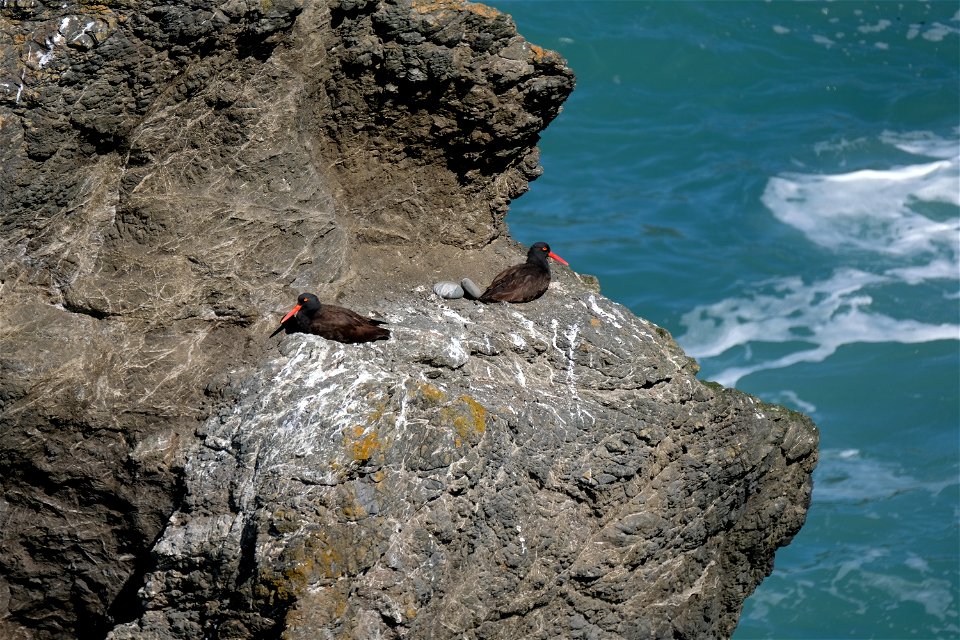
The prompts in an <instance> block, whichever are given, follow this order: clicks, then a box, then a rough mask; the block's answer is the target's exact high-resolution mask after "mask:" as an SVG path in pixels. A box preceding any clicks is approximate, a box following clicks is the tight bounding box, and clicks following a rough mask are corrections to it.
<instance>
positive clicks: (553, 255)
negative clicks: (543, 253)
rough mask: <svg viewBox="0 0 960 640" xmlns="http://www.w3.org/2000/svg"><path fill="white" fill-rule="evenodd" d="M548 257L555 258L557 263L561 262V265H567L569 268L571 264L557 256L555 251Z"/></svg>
mask: <svg viewBox="0 0 960 640" xmlns="http://www.w3.org/2000/svg"><path fill="white" fill-rule="evenodd" d="M547 255H548V256H550V257H551V258H553V259H554V260H556V261H557V262H559V263H560V264H565V265H567V266H568V267H569V266H570V263H569V262H567V261H566V260H564V259H563V258H561V257H560V256H558V255H557V254H555V253H554V252H553V251H551V252H550V253H548V254H547Z"/></svg>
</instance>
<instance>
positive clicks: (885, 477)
mask: <svg viewBox="0 0 960 640" xmlns="http://www.w3.org/2000/svg"><path fill="white" fill-rule="evenodd" d="M814 478H815V479H814V488H813V494H814V496H813V497H814V499H815V500H816V501H817V502H818V503H822V504H826V503H836V502H857V503H862V502H868V501H873V500H883V499H886V498H890V497H893V496H895V495H898V494H901V493H904V492H907V491H916V490H927V491H929V492H930V493H936V492H937V491H939V490H940V489H941V488H942V486H941V485H940V484H936V485H924V484H923V483H922V482H920V481H919V480H917V479H916V478H913V477H911V476H909V475H907V474H905V473H903V471H902V470H900V469H898V468H897V467H896V466H895V465H893V464H891V463H888V462H884V461H880V460H876V459H874V458H871V457H867V456H864V455H862V454H861V453H860V451H858V450H856V449H843V450H839V449H824V450H823V451H821V452H820V463H819V465H818V467H817V471H816V475H815V476H814Z"/></svg>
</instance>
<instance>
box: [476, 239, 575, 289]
mask: <svg viewBox="0 0 960 640" xmlns="http://www.w3.org/2000/svg"><path fill="white" fill-rule="evenodd" d="M547 258H553V259H554V260H556V261H557V262H560V263H562V264H567V261H566V260H564V259H563V258H561V257H560V256H558V255H557V254H555V253H553V252H552V251H551V250H550V245H548V244H547V243H546V242H537V243H535V244H534V245H532V246H531V247H530V250H529V251H527V261H526V262H524V263H523V264H515V265H513V266H512V267H508V268H507V269H504V270H503V271H501V272H500V273H498V274H497V276H496V277H495V278H494V279H493V282H491V283H490V286H489V287H487V290H486V291H484V292H483V293H482V294H480V297H479V298H477V300H479V301H480V302H530V301H531V300H536V299H537V298H539V297H540V296H542V295H543V294H544V293H545V292H546V290H547V288H548V287H549V286H550V265H549V263H548V262H547Z"/></svg>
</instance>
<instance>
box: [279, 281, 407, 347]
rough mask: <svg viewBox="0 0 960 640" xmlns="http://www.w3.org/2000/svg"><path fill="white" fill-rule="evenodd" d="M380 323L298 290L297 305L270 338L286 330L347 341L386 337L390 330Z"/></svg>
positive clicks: (372, 339)
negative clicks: (322, 302) (325, 302)
mask: <svg viewBox="0 0 960 640" xmlns="http://www.w3.org/2000/svg"><path fill="white" fill-rule="evenodd" d="M381 324H384V322H383V320H374V319H372V318H364V317H363V316H361V315H359V314H357V313H355V312H353V311H351V310H350V309H346V308H344V307H338V306H336V305H333V304H321V303H320V300H319V298H317V296H315V295H313V294H312V293H301V294H300V295H299V296H297V304H296V306H295V307H294V308H293V309H291V310H290V312H289V313H287V315H285V316H284V317H283V320H281V321H280V326H279V327H277V330H276V331H274V332H273V333H272V334H270V337H271V338H272V337H273V336H275V335H277V334H278V333H280V332H281V331H286V332H287V333H312V334H314V335H318V336H320V337H322V338H326V339H327V340H336V341H337V342H346V343H358V342H373V341H374V340H387V339H389V338H390V331H389V329H385V328H383V327H381V326H378V325H381Z"/></svg>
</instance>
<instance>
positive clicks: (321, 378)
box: [0, 0, 817, 640]
mask: <svg viewBox="0 0 960 640" xmlns="http://www.w3.org/2000/svg"><path fill="white" fill-rule="evenodd" d="M573 84H574V81H573V74H572V72H571V71H570V70H569V69H568V68H567V67H566V63H565V61H564V60H563V59H562V58H561V57H560V56H558V55H557V54H555V53H553V52H550V51H545V50H543V49H540V48H539V47H537V46H535V45H532V44H530V43H528V42H526V41H525V40H524V39H523V38H522V37H520V36H519V35H517V33H516V28H515V26H514V25H513V22H512V20H510V18H509V16H507V15H505V14H502V13H499V12H497V11H496V10H495V9H492V8H489V7H486V6H483V5H479V4H468V3H463V2H459V1H456V0H437V1H433V2H426V1H410V0H391V1H387V0H384V1H380V2H374V1H364V0H315V1H312V0H272V1H271V2H252V1H246V0H230V1H228V2H225V3H221V4H217V3H215V2H201V1H190V0H188V1H187V2H179V3H173V2H106V3H103V4H95V5H94V4H89V3H73V2H69V1H68V2H67V3H52V2H40V1H35V0H14V1H13V2H8V3H3V5H2V7H0V211H2V227H3V228H2V235H0V261H2V265H0V302H2V304H0V429H2V438H0V485H2V489H3V495H2V498H0V530H2V531H3V536H2V537H0V637H4V638H25V639H29V638H40V639H46V638H104V637H111V638H115V639H118V640H119V639H121V638H130V639H133V638H156V639H158V640H160V639H164V640H166V639H171V638H200V637H210V638H272V637H280V635H281V634H283V636H284V637H286V638H319V637H335V636H336V637H340V636H347V637H355V638H373V637H383V638H404V637H406V638H464V637H465V638H478V639H479V638H518V637H526V638H556V637H567V638H606V637H609V638H615V637H624V638H652V637H689V638H700V637H724V636H729V635H730V633H731V632H732V630H733V628H734V627H735V625H736V622H737V618H738V616H739V613H740V609H741V607H742V604H743V600H744V598H745V597H746V596H747V595H748V594H749V593H750V592H752V590H753V589H754V588H755V587H756V585H757V584H759V582H760V581H761V580H762V579H763V577H764V576H765V575H766V574H768V573H769V571H770V570H771V568H772V563H773V554H774V552H775V550H776V549H777V548H778V547H780V546H783V545H785V544H787V543H789V541H790V540H791V538H792V537H793V536H794V535H795V534H796V532H797V531H798V530H799V528H800V526H801V525H802V523H803V520H804V517H805V515H806V509H807V506H808V504H809V497H810V491H811V477H810V474H811V472H812V470H813V467H814V466H815V464H816V457H817V432H816V429H815V427H814V426H813V425H812V423H810V421H809V420H808V419H806V418H805V417H803V416H801V415H799V414H796V413H792V412H789V411H787V410H784V409H782V408H779V407H774V406H769V405H764V404H762V403H760V402H759V401H757V400H756V399H754V398H750V397H749V396H746V395H743V394H740V393H738V392H735V391H731V390H726V389H722V388H720V387H718V386H716V385H707V384H703V383H701V382H700V381H698V380H697V379H696V378H695V373H696V364H695V363H694V362H693V361H692V360H690V359H689V358H687V357H686V356H685V355H684V354H683V353H682V352H681V351H680V349H679V348H678V347H677V345H676V344H675V343H674V342H673V340H672V339H671V338H670V336H669V335H668V334H667V333H666V332H665V331H663V330H662V329H659V328H658V327H656V326H654V325H652V324H650V323H649V322H646V321H644V320H642V319H639V318H636V317H634V316H633V315H632V314H631V313H630V312H629V311H628V310H626V309H624V308H622V307H620V306H619V305H616V304H614V303H612V302H610V301H608V300H606V299H605V298H603V297H602V296H601V295H600V294H599V293H598V292H597V291H596V290H595V287H594V286H592V284H591V279H590V278H589V277H585V276H580V275H578V274H576V273H574V272H572V271H570V270H569V269H567V268H564V267H559V266H555V267H554V283H553V284H552V285H551V289H550V291H548V292H547V294H546V295H545V296H544V297H543V298H541V299H539V300H537V301H535V302H532V303H529V304H526V305H516V306H506V305H492V306H483V305H480V304H478V303H475V302H471V301H468V300H453V301H443V300H440V299H438V298H436V296H434V295H433V294H432V293H431V288H430V285H431V284H432V283H433V282H434V281H436V280H438V279H455V280H459V279H460V278H461V277H463V276H470V277H472V278H474V279H476V280H477V282H484V283H485V282H488V281H489V279H490V278H491V277H492V276H493V275H494V274H495V273H496V272H497V271H499V270H500V269H502V268H503V267H505V266H507V265H509V264H512V263H515V262H518V261H521V260H522V259H523V255H524V251H523V249H522V248H521V247H518V246H517V245H516V244H515V243H513V242H512V241H511V240H509V238H508V237H507V234H506V226H505V223H504V216H505V215H506V211H507V207H508V205H509V202H510V201H511V200H512V199H514V198H516V197H517V196H518V195H520V194H522V193H523V192H524V191H525V190H526V188H527V184H528V182H529V181H530V180H533V179H535V178H536V177H537V176H538V175H539V172H540V167H539V163H538V152H537V149H536V144H537V140H538V135H539V132H540V131H542V130H543V128H544V127H546V126H547V124H548V123H549V122H550V121H551V120H552V119H553V118H554V117H555V116H556V115H557V113H558V112H559V110H560V106H561V104H562V103H563V101H564V100H565V99H566V97H567V96H568V95H569V93H570V91H572V89H573ZM544 240H547V241H549V242H550V243H551V244H552V245H553V246H554V247H555V248H556V249H557V250H558V251H559V252H560V253H561V254H562V247H563V243H564V239H563V238H544ZM574 266H576V265H574ZM301 291H310V292H315V293H317V294H318V295H319V296H320V297H321V299H323V300H325V301H330V302H337V303H340V304H344V305H346V306H349V307H351V308H353V309H355V310H357V311H359V312H361V313H367V312H376V313H377V314H379V315H381V316H382V317H383V318H385V319H387V320H389V321H390V323H391V324H390V328H391V330H392V332H393V336H394V337H393V339H391V340H390V341H388V342H378V343H375V344H367V345H341V344H338V343H334V342H328V341H325V340H323V339H322V338H319V337H315V336H307V335H291V336H284V335H281V336H277V337H276V338H273V339H271V340H268V339H267V338H266V336H267V335H269V333H270V331H271V330H272V329H273V328H274V327H275V326H276V323H277V322H278V321H279V318H280V314H281V313H282V312H283V311H285V310H287V309H289V307H290V306H291V305H292V304H293V302H294V299H295V295H296V294H297V293H299V292H301Z"/></svg>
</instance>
